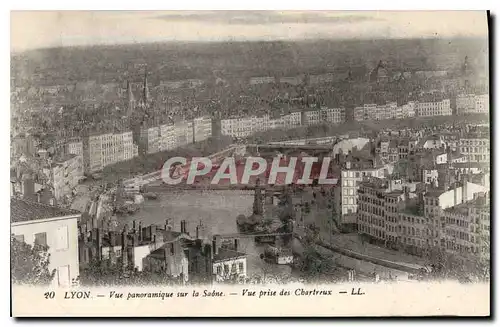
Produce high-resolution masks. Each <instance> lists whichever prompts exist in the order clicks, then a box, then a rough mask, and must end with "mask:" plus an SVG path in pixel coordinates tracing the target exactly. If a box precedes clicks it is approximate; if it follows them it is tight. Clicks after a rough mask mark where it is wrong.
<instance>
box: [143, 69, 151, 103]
mask: <svg viewBox="0 0 500 327" xmlns="http://www.w3.org/2000/svg"><path fill="white" fill-rule="evenodd" d="M149 100H150V99H149V87H148V71H147V69H146V70H144V85H143V87H142V103H143V105H144V106H147V105H148V103H149Z"/></svg>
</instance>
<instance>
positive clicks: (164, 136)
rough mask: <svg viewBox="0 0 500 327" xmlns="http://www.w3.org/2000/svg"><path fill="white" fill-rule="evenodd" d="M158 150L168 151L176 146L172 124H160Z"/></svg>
mask: <svg viewBox="0 0 500 327" xmlns="http://www.w3.org/2000/svg"><path fill="white" fill-rule="evenodd" d="M159 129H160V142H159V147H160V151H170V150H173V149H175V148H176V147H177V139H176V135H175V126H174V124H164V125H160V127H159Z"/></svg>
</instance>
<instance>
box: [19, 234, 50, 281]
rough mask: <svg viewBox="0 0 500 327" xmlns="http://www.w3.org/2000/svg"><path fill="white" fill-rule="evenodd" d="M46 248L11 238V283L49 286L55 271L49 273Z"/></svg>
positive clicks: (48, 255) (48, 257)
mask: <svg viewBox="0 0 500 327" xmlns="http://www.w3.org/2000/svg"><path fill="white" fill-rule="evenodd" d="M47 250H48V247H44V246H41V245H34V246H31V245H29V244H26V243H24V242H22V241H18V240H17V239H16V238H14V237H13V236H11V248H10V269H11V278H12V282H13V283H16V284H28V285H49V284H50V283H51V282H52V279H53V278H54V275H55V272H56V270H55V269H54V270H52V271H49V262H50V260H49V259H50V254H49V253H48V251H47Z"/></svg>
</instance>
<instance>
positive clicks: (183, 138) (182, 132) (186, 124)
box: [174, 120, 194, 147]
mask: <svg viewBox="0 0 500 327" xmlns="http://www.w3.org/2000/svg"><path fill="white" fill-rule="evenodd" d="M174 127H175V138H176V146H177V147H181V146H185V145H188V144H191V143H193V140H194V134H193V131H194V129H193V121H185V120H183V121H180V122H176V123H175V124H174Z"/></svg>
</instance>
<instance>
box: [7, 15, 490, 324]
mask: <svg viewBox="0 0 500 327" xmlns="http://www.w3.org/2000/svg"><path fill="white" fill-rule="evenodd" d="M10 19H11V25H10V28H11V31H10V35H11V41H10V45H11V48H10V103H11V107H10V245H11V247H10V275H11V284H12V291H11V296H12V301H13V311H12V312H11V314H12V315H14V316H32V317H33V316H34V317H37V316H44V315H51V316H72V315H74V316H82V315H83V316H84V315H87V316H88V315H97V316H102V315H107V314H109V315H113V316H130V315H134V316H143V315H145V316H146V315H147V316H152V315H157V316H188V317H189V316H193V317H194V316H207V315H214V316H219V317H222V316H231V315H236V316H245V315H249V316H259V315H262V316H281V315H282V314H280V313H278V311H271V309H270V307H272V306H274V305H275V304H274V303H276V304H277V305H278V304H279V303H283V305H284V304H285V303H287V305H290V304H291V306H290V307H289V308H286V309H284V311H283V312H284V313H283V315H286V316H294V315H302V316H304V315H308V314H311V315H312V314H314V313H317V312H319V310H323V311H321V314H322V315H326V316H354V315H357V316H391V315H398V316H402V315H417V316H421V315H425V313H426V311H421V310H420V309H419V308H425V309H422V310H431V309H428V308H427V306H425V305H424V304H425V303H426V302H428V301H431V302H432V303H435V306H438V305H440V304H442V305H443V307H442V308H441V307H439V308H440V309H436V310H437V311H432V310H434V309H432V310H431V311H430V312H429V314H431V315H462V314H463V315H473V316H475V315H479V316H488V315H489V314H490V293H489V289H490V270H491V263H490V253H491V250H490V242H491V237H490V226H491V225H490V206H491V202H490V189H491V186H490V180H491V176H492V169H491V164H490V163H491V160H490V135H491V130H490V117H491V116H490V109H491V106H492V105H491V99H492V97H491V93H490V58H489V53H490V49H489V35H488V33H489V31H488V24H489V20H490V15H489V13H488V12H487V11H319V10H314V11H313V10H311V11H291V10H289V11H271V10H267V11H263V10H261V11H251V10H239V11H236V10H234V11H202V10H200V11H187V10H184V11H97V10H96V11H12V12H11V13H10ZM434 284H435V285H437V286H436V287H443V288H442V290H440V291H434V292H435V293H434V295H431V293H425V292H430V291H429V286H428V285H434ZM445 285H452V286H446V287H445ZM453 285H457V286H456V287H455V286H453ZM406 288H408V289H410V290H417V291H416V293H414V294H415V297H414V299H412V296H411V294H412V293H411V292H412V291H408V292H406V293H407V295H408V296H401V295H402V294H405V291H404V290H405V289H406ZM468 288H470V290H471V291H470V292H469V291H467V290H468ZM384 289H385V290H388V292H387V293H388V294H387V295H386V296H385V295H384V291H383V290H384ZM455 289H456V290H457V292H461V293H460V294H462V295H456V294H455V293H453V292H454V290H455ZM459 289H460V291H458V290H459ZM476 289H479V290H478V291H477V295H472V294H476V293H475V292H476V291H473V290H476ZM16 290H18V291H16ZM370 290H371V291H370ZM398 290H399V291H398ZM418 290H420V291H421V292H423V293H418ZM30 292H31V293H30ZM448 292H450V293H448ZM375 293H376V295H375ZM464 294H465V295H466V294H471V295H470V297H467V296H464ZM27 296H29V298H30V300H26V298H27ZM16 297H17V299H16ZM398 297H399V298H401V301H402V302H401V303H406V304H401V307H398V306H397V305H395V304H394V307H393V310H395V311H394V312H391V310H392V309H391V306H390V305H391V304H387V307H384V308H383V309H382V308H381V309H380V311H376V310H375V309H374V308H371V309H369V308H368V306H369V305H368V303H377V302H378V303H380V302H384V301H383V299H384V298H386V299H390V300H387V302H390V301H396V300H395V299H396V298H398ZM447 299H450V301H454V302H453V303H454V304H451V302H448V301H447ZM479 299H480V300H479ZM315 301H318V302H317V307H316V308H314V307H315V306H316V305H315V304H314V303H315ZM346 301H347V302H346ZM349 301H354V302H349ZM356 301H357V302H356ZM405 301H406V302H405ZM411 301H415V303H413V302H411ZM340 302H344V303H343V304H342V303H340ZM138 303H141V305H140V306H141V308H140V309H138V310H136V309H132V308H135V307H137V306H138V305H139V304H138ZM210 303H213V304H210ZM228 303H229V304H228ZM238 303H239V304H238ZM328 303H339V304H338V306H337V309H331V308H330V307H331V306H329V305H328ZM394 303H395V302H394ZM428 303H429V302H428ZM132 304H133V306H134V307H129V309H127V307H126V305H132ZM210 305H213V306H217V309H216V310H215V311H214V312H215V313H212V312H210V311H208V306H210ZM336 305H337V304H335V305H334V306H336ZM380 305H381V306H383V305H384V304H380ZM225 306H226V307H225ZM352 306H355V310H356V311H352V310H354V309H353V308H352ZM419 306H420V307H419ZM435 306H434V307H435ZM250 307H252V308H253V309H249V308H250ZM430 307H433V306H431V305H429V308H430ZM434 307H433V308H434ZM245 308H248V309H247V310H250V311H245V310H246V309H245ZM106 310H109V311H106ZM127 310H128V311H127ZM141 310H144V312H143V311H141ZM169 310H170V311H169ZM225 310H226V311H225ZM308 310H311V311H308ZM329 310H332V311H329ZM334 310H336V311H334ZM405 310H406V311H405ZM462 310H463V311H462Z"/></svg>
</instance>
